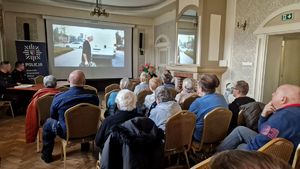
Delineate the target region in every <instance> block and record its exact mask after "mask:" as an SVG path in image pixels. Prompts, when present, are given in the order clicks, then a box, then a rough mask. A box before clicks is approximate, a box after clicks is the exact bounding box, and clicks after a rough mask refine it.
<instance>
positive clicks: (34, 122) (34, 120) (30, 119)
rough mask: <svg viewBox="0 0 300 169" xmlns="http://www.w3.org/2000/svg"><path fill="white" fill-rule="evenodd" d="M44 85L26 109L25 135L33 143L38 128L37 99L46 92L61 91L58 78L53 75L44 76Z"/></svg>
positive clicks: (54, 92)
mask: <svg viewBox="0 0 300 169" xmlns="http://www.w3.org/2000/svg"><path fill="white" fill-rule="evenodd" d="M43 82H44V86H45V88H42V89H40V90H38V91H37V92H36V93H35V94H34V95H33V96H32V99H31V101H30V103H29V105H28V107H27V110H26V122H25V137H26V143H33V142H34V141H35V138H36V135H37V132H38V129H39V122H38V112H37V100H38V99H39V98H40V97H42V96H44V95H46V94H56V93H59V92H60V91H59V90H57V89H56V88H55V87H56V78H55V77H54V76H52V75H49V76H45V77H44V80H43Z"/></svg>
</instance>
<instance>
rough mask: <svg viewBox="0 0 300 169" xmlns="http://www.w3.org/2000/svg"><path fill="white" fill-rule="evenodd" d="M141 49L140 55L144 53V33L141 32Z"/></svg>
mask: <svg viewBox="0 0 300 169" xmlns="http://www.w3.org/2000/svg"><path fill="white" fill-rule="evenodd" d="M139 49H140V55H144V33H140V35H139Z"/></svg>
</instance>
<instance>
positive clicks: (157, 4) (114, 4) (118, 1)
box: [4, 0, 176, 17]
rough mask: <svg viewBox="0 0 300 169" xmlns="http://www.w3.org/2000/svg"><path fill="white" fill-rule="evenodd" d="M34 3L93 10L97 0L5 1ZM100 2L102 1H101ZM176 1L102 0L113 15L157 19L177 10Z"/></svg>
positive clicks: (10, 0)
mask: <svg viewBox="0 0 300 169" xmlns="http://www.w3.org/2000/svg"><path fill="white" fill-rule="evenodd" d="M4 1H9V2H17V3H32V4H41V5H49V6H57V7H65V8H72V9H80V10H89V11H90V10H92V9H93V8H94V7H95V4H96V0H4ZM99 2H100V0H99ZM175 2H176V0H102V4H103V7H104V8H105V9H106V10H107V11H108V12H109V13H111V14H118V15H131V16H143V17H156V16H159V15H161V14H163V13H165V12H168V11H171V10H173V9H175Z"/></svg>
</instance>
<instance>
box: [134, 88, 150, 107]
mask: <svg viewBox="0 0 300 169" xmlns="http://www.w3.org/2000/svg"><path fill="white" fill-rule="evenodd" d="M149 94H152V91H151V90H150V89H144V90H142V91H141V92H140V93H139V94H138V95H137V102H136V105H137V107H139V106H142V105H143V104H144V102H145V97H146V96H147V95H149Z"/></svg>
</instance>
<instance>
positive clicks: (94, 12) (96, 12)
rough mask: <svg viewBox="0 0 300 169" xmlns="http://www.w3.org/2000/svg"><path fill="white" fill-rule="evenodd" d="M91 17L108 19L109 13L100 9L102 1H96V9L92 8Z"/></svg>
mask: <svg viewBox="0 0 300 169" xmlns="http://www.w3.org/2000/svg"><path fill="white" fill-rule="evenodd" d="M90 14H91V16H95V15H96V16H98V17H99V16H101V15H103V16H105V17H108V16H109V13H108V12H106V11H105V9H103V8H102V1H101V0H100V3H99V2H98V0H96V7H95V8H94V10H93V11H91V13H90Z"/></svg>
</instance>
